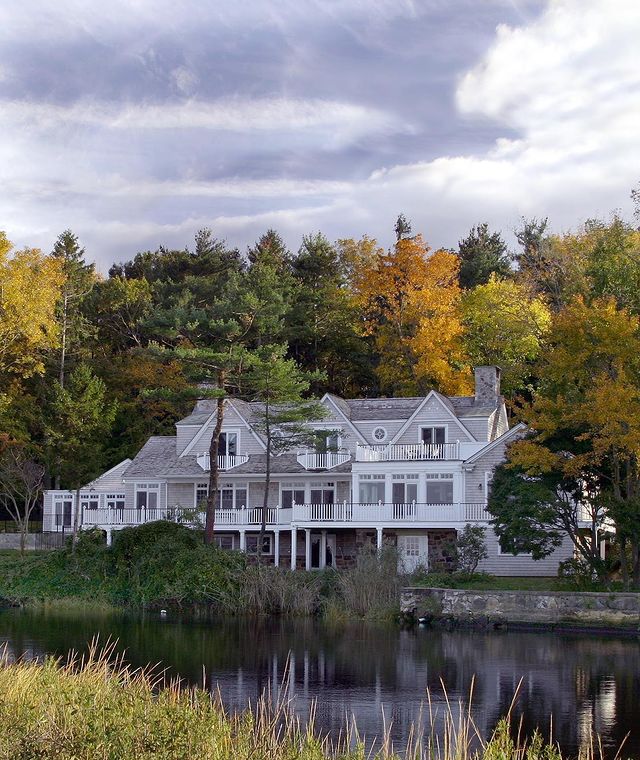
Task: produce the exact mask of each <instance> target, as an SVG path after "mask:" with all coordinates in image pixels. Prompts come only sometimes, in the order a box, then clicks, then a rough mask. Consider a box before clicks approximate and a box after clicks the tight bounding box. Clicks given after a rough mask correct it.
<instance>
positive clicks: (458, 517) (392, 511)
mask: <svg viewBox="0 0 640 760" xmlns="http://www.w3.org/2000/svg"><path fill="white" fill-rule="evenodd" d="M489 517H490V516H489V515H488V513H487V512H486V507H485V505H484V504H458V503H456V504H418V503H416V502H411V503H407V504H384V503H382V502H378V503H377V504H352V503H350V502H347V501H345V502H340V503H337V504H294V506H293V521H294V523H305V522H327V523H361V524H363V525H376V524H380V523H382V524H387V525H393V524H403V523H405V524H408V523H421V524H425V525H426V524H430V523H436V524H441V523H452V522H485V521H487V520H489Z"/></svg>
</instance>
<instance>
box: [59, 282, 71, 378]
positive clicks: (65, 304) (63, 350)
mask: <svg viewBox="0 0 640 760" xmlns="http://www.w3.org/2000/svg"><path fill="white" fill-rule="evenodd" d="M68 308H69V294H68V293H67V292H66V291H65V294H64V297H63V300H62V330H61V333H62V335H61V336H60V375H59V378H58V379H59V381H60V387H61V388H64V365H65V361H66V358H67V311H68Z"/></svg>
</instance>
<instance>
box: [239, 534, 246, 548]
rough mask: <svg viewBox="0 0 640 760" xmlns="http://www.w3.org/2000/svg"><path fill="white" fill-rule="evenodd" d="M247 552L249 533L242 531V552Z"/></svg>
mask: <svg viewBox="0 0 640 760" xmlns="http://www.w3.org/2000/svg"><path fill="white" fill-rule="evenodd" d="M246 550H247V532H246V531H245V530H241V531H240V551H241V552H244V551H246Z"/></svg>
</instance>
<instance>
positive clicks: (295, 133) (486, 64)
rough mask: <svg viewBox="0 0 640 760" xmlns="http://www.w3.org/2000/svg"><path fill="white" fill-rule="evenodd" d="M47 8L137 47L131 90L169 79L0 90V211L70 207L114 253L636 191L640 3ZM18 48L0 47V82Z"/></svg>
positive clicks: (313, 2) (458, 221)
mask: <svg viewBox="0 0 640 760" xmlns="http://www.w3.org/2000/svg"><path fill="white" fill-rule="evenodd" d="M118 1H119V0H118ZM116 5H117V2H116ZM226 5H228V4H225V6H226ZM453 5H455V6H456V9H452V6H453ZM25 7H27V8H30V9H31V11H32V10H33V7H34V4H33V3H29V2H27V4H26V6H25ZM49 7H50V8H54V10H51V11H50V13H51V14H53V15H54V16H56V15H57V16H60V18H62V19H63V20H64V23H63V24H60V25H58V26H57V27H55V31H54V32H52V34H53V35H54V36H55V38H56V48H55V50H56V51H57V50H58V49H59V46H60V45H63V44H65V43H64V41H65V40H67V39H71V38H74V39H75V37H74V35H76V36H77V35H80V36H81V35H82V34H84V33H86V32H87V30H88V31H89V32H90V33H91V34H92V35H95V36H96V39H98V40H100V41H103V42H104V41H105V40H110V41H112V42H113V41H114V40H115V42H113V44H114V45H115V44H116V43H117V44H118V46H119V47H118V49H120V48H122V49H123V50H125V51H133V53H132V55H133V58H134V59H135V61H136V65H140V66H141V67H142V69H143V70H144V75H145V76H146V77H149V79H145V78H144V77H143V78H141V79H140V83H141V84H140V87H141V92H142V93H143V95H144V93H145V92H146V91H145V87H146V86H147V83H148V82H151V84H154V83H157V82H160V85H158V86H157V87H156V89H153V87H152V86H151V84H150V85H149V88H150V90H149V92H148V93H146V95H144V96H141V97H138V98H136V97H133V96H132V95H131V94H130V92H129V91H127V93H126V94H125V95H123V96H122V97H112V98H109V97H107V96H106V95H104V93H103V92H102V91H100V93H99V94H98V93H91V91H90V86H91V82H92V81H93V79H92V77H91V76H83V77H81V78H80V81H81V83H82V85H83V86H84V87H85V88H88V89H86V91H81V93H80V95H78V96H77V97H76V96H73V97H71V96H67V94H66V93H64V94H65V97H58V98H57V99H56V97H54V96H53V95H52V94H51V93H45V94H44V95H42V94H41V95H39V96H38V95H37V93H36V94H32V93H31V90H29V88H28V87H26V88H25V92H27V93H28V94H27V95H23V96H21V98H20V99H17V98H16V95H15V93H12V96H11V99H10V100H9V99H7V100H5V101H4V102H3V103H2V104H1V105H0V125H1V127H2V129H1V130H0V162H1V163H2V166H3V189H4V194H3V200H1V201H0V213H1V214H2V217H3V218H4V219H6V220H10V222H11V224H10V225H7V226H9V229H8V231H9V234H10V236H13V237H14V238H16V237H17V238H18V239H16V242H18V244H25V243H33V244H38V243H39V244H41V245H42V246H43V247H44V248H45V249H47V248H50V246H51V243H52V242H53V238H54V237H55V235H56V234H57V233H58V232H59V231H60V230H62V229H64V228H65V227H68V226H71V227H72V228H73V229H74V231H75V232H77V233H78V234H79V235H80V237H81V239H82V240H83V242H85V244H86V246H87V250H88V251H93V252H95V255H96V257H97V258H99V259H100V261H101V263H102V268H103V269H106V268H107V267H108V265H109V263H110V262H111V261H113V260H115V259H123V258H129V257H130V256H132V255H133V254H134V253H135V251H136V250H139V249H144V248H151V249H154V248H156V247H157V246H158V245H159V244H161V243H162V244H167V245H184V244H186V243H187V242H188V241H189V240H191V239H192V235H193V233H194V232H195V230H196V229H198V227H201V226H205V225H206V226H212V227H213V228H214V231H215V233H216V234H219V235H220V236H222V237H227V238H228V239H229V241H230V242H231V243H233V244H237V245H240V246H241V247H243V248H244V246H245V245H246V244H248V243H250V242H252V240H254V239H255V238H256V237H257V236H258V235H259V234H260V232H261V231H263V230H264V229H266V228H267V227H269V226H274V227H276V228H278V229H279V230H280V231H281V232H282V233H283V235H284V236H285V238H286V239H287V241H288V243H289V245H290V247H291V248H292V249H294V250H295V249H296V248H297V247H298V244H299V241H300V238H301V236H302V235H303V234H304V233H308V232H310V231H313V230H318V229H320V230H322V231H323V232H325V233H326V234H327V235H328V236H329V237H330V238H338V237H345V236H359V235H361V234H364V233H367V234H370V235H374V236H377V237H378V238H379V239H380V241H381V242H382V243H383V244H387V243H390V242H391V240H392V239H393V232H392V230H393V224H394V221H395V217H396V216H397V214H398V213H399V212H400V211H402V212H404V213H405V214H407V216H409V217H410V218H411V219H412V221H413V228H414V229H415V230H421V231H424V233H425V235H426V237H427V238H428V239H429V240H430V242H431V243H432V244H433V245H434V246H440V245H446V246H455V245H456V242H457V240H459V239H460V238H461V237H462V236H463V235H464V234H465V233H466V231H467V230H468V229H469V227H471V225H473V224H475V223H477V222H479V221H485V220H486V221H488V222H489V223H490V224H491V225H492V226H493V227H495V228H499V229H502V230H504V231H505V232H506V233H508V232H509V230H511V229H512V228H513V227H514V226H515V225H516V224H517V223H518V220H519V217H520V216H522V215H538V216H541V215H542V216H546V215H548V216H549V217H550V220H551V222H552V224H553V225H554V227H555V228H556V229H563V228H569V227H575V226H576V225H577V224H578V223H580V222H581V221H583V220H584V219H586V218H589V217H592V216H606V215H607V214H608V213H609V212H610V211H611V210H612V209H614V208H617V207H620V206H622V207H623V210H625V211H630V203H629V201H628V194H629V190H630V188H631V187H632V186H635V185H637V182H638V179H639V177H638V167H639V166H640V141H638V139H637V134H638V125H640V67H638V66H637V39H638V34H639V33H640V4H638V3H637V2H631V1H630V0H549V1H548V2H545V3H542V2H541V1H540V0H526V1H525V0H520V2H517V3H516V2H512V1H511V0H496V2H487V3H486V6H485V4H478V3H477V2H475V0H474V2H466V1H465V2H462V0H461V4H460V6H458V4H451V3H449V2H446V1H445V0H428V2H427V1H426V0H425V2H424V3H422V2H420V3H418V2H415V3H411V2H403V3H395V2H390V1H389V2H387V0H380V2H377V3H372V2H365V0H345V2H344V3H342V2H338V0H335V2H333V1H332V2H330V3H326V2H319V0H309V2H294V0H281V1H280V2H266V0H265V1H264V2H262V0H261V1H260V2H256V1H255V0H254V2H247V3H238V4H235V5H234V6H233V7H229V8H226V7H224V8H223V7H222V5H218V4H216V3H213V4H202V3H185V5H184V6H183V5H181V4H179V5H178V6H175V4H170V3H169V2H168V0H166V2H158V3H156V4H154V5H153V6H152V5H151V4H150V3H149V4H148V3H146V2H136V3H135V4H134V5H133V9H132V13H131V14H130V16H127V20H126V24H123V25H122V29H121V30H120V31H118V28H117V25H116V24H114V23H113V22H112V20H111V16H110V14H111V9H110V11H109V14H107V13H106V12H104V13H102V12H100V11H98V12H97V13H96V15H95V16H92V15H91V14H89V13H87V12H86V5H85V4H84V3H81V2H80V0H73V2H70V0H67V2H61V3H59V4H56V5H55V6H51V5H49ZM117 7H118V8H119V7H120V6H117ZM70 8H72V9H73V12H71V11H70V10H69V9H70ZM172 8H173V9H175V18H173V19H172V15H171V14H172V10H171V9H172ZM487 9H489V10H490V12H491V14H493V15H490V16H488V11H487ZM189 11H192V14H191V15H190V13H189ZM25 12H26V11H25ZM3 13H4V17H3ZM118 13H119V11H118ZM118 13H116V14H115V15H116V16H117V15H118ZM6 18H7V11H6V9H5V10H4V11H3V10H0V38H2V35H3V34H4V35H5V36H6V35H8V34H10V32H8V31H7V29H6V28H4V30H3V25H2V21H3V20H5V19H6ZM495 20H498V21H499V22H500V23H498V24H497V25H496V23H495ZM506 20H508V23H507V22H506ZM18 26H19V25H18ZM17 28H18V27H17V26H16V25H15V24H14V33H15V31H16V29H17ZM192 28H193V29H196V28H197V30H198V34H200V32H201V30H202V29H207V30H208V29H209V28H211V29H212V32H211V35H212V36H211V38H210V39H209V38H207V39H205V38H202V37H200V36H197V35H196V36H195V37H190V36H189V29H192ZM140 29H143V30H145V34H141V33H139V30H140ZM174 29H180V30H181V31H180V35H178V36H176V35H174V37H175V38H176V39H178V38H179V39H180V40H181V45H182V47H181V48H180V49H178V48H176V49H174V48H171V49H170V50H169V52H167V50H168V48H167V45H165V44H163V41H166V39H167V35H169V36H171V35H170V32H173V30H174ZM241 29H242V30H243V33H242V34H240V31H239V30H241ZM445 32H446V34H445ZM38 34H41V35H44V34H45V31H44V30H43V29H42V28H41V29H40V30H39V32H38ZM118 35H120V36H119V37H118ZM145 35H146V36H145ZM214 39H215V40H216V41H218V40H224V47H215V46H214V45H213V44H212V41H213V40H214ZM118 41H119V42H118ZM205 43H206V44H205ZM110 44H111V42H110ZM127 46H129V47H127ZM43 49H44V50H46V49H47V48H46V45H43ZM69 49H71V48H69ZM111 49H112V48H108V47H107V48H105V50H107V51H108V50H111ZM214 49H215V51H216V52H217V53H218V57H217V58H215V65H213V66H212V67H210V68H207V67H206V66H205V64H204V63H203V61H204V60H205V59H207V61H208V58H209V57H210V56H208V51H209V50H214ZM198 51H200V52H201V53H202V55H201V56H200V57H198ZM22 54H23V58H26V54H25V52H24V51H23V53H22ZM205 54H206V55H205ZM70 55H71V54H70V53H69V52H68V50H67V53H66V56H64V61H65V63H66V61H67V60H68V59H69V57H70ZM61 60H62V59H61ZM132 60H133V59H132ZM244 63H246V66H245V67H243V71H245V73H246V71H249V72H250V75H247V76H243V75H242V72H240V71H238V78H237V79H233V74H234V67H235V68H238V67H239V66H240V64H244ZM207 65H209V64H208V63H207ZM11 66H12V63H11V61H6V60H5V59H4V58H2V56H1V55H0V67H3V68H4V69H5V80H11V77H12V76H13V75H14V73H15V72H13V70H12V68H11ZM126 72H127V76H128V72H129V69H126ZM121 74H122V72H120V73H119V76H120V75H121ZM59 76H61V77H62V80H61V81H63V82H65V81H66V80H65V79H64V74H59ZM32 79H33V77H32ZM27 80H28V77H27V78H26V79H25V81H27ZM28 81H31V80H28ZM105 81H107V82H108V83H109V82H110V84H111V87H112V88H113V89H117V87H116V85H119V80H117V81H116V80H115V79H113V80H109V78H108V77H106V79H105ZM211 82H214V83H216V87H217V88H218V89H219V90H220V91H221V92H224V93H225V94H223V95H212V92H213V91H214V90H215V89H216V88H215V87H213V89H211V87H212V85H211ZM0 84H2V86H3V87H4V85H5V83H3V82H1V81H0ZM123 87H124V85H123ZM163 88H164V89H163ZM207 88H210V89H207ZM107 89H108V88H107ZM3 91H4V92H6V91H5V90H3V89H2V88H0V96H1V94H2V92H3ZM18 91H19V88H18ZM5 97H6V95H5ZM0 227H2V224H0Z"/></svg>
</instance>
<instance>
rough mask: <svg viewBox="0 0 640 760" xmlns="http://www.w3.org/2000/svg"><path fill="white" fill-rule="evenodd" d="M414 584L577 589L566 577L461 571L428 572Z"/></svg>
mask: <svg viewBox="0 0 640 760" xmlns="http://www.w3.org/2000/svg"><path fill="white" fill-rule="evenodd" d="M411 585H412V586H419V587H423V588H459V589H468V590H473V591H575V590H576V587H575V584H573V583H572V582H571V581H570V580H568V579H566V578H557V577H544V578H539V577H538V578H535V577H534V578H524V577H522V578H513V577H509V578H502V577H499V576H495V575H488V574H486V573H474V574H473V575H463V574H460V573H426V574H423V575H418V576H417V577H415V578H414V579H413V580H412V581H411Z"/></svg>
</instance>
